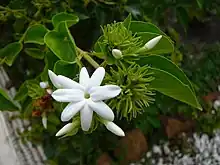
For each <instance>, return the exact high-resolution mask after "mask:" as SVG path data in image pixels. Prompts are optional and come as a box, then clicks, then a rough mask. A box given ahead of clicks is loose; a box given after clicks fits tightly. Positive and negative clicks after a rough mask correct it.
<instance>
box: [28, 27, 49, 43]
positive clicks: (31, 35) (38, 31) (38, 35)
mask: <svg viewBox="0 0 220 165" xmlns="http://www.w3.org/2000/svg"><path fill="white" fill-rule="evenodd" d="M47 32H48V30H47V28H46V27H45V26H43V25H41V24H35V25H33V26H30V27H29V28H28V29H27V31H26V33H25V35H24V36H25V37H24V43H34V44H39V45H44V36H45V34H46V33H47Z"/></svg>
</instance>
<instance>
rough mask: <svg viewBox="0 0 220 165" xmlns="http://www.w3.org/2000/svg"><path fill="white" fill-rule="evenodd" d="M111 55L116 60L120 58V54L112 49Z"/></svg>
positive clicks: (117, 50)
mask: <svg viewBox="0 0 220 165" xmlns="http://www.w3.org/2000/svg"><path fill="white" fill-rule="evenodd" d="M112 55H113V56H114V57H115V58H116V59H120V58H122V52H121V51H120V50H119V49H112Z"/></svg>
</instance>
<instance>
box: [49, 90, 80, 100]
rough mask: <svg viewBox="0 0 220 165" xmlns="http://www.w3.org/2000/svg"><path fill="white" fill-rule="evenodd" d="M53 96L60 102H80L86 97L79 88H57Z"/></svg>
mask: <svg viewBox="0 0 220 165" xmlns="http://www.w3.org/2000/svg"><path fill="white" fill-rule="evenodd" d="M51 96H52V97H53V98H54V99H55V100H56V101H59V102H78V101H82V100H83V99H84V93H83V92H82V91H81V90H79V89H57V90H55V91H54V92H53V93H52V95H51Z"/></svg>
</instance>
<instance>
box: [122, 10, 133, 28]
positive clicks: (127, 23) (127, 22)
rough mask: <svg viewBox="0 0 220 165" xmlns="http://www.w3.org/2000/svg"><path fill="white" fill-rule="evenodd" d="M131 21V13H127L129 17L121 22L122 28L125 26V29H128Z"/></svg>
mask: <svg viewBox="0 0 220 165" xmlns="http://www.w3.org/2000/svg"><path fill="white" fill-rule="evenodd" d="M131 19H132V16H131V13H129V15H128V16H127V18H126V19H125V20H124V21H123V24H124V26H125V27H126V28H127V29H129V28H130V25H131Z"/></svg>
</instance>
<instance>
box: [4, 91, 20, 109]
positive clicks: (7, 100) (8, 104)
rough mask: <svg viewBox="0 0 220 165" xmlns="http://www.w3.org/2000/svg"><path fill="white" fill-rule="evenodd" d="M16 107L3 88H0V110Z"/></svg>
mask: <svg viewBox="0 0 220 165" xmlns="http://www.w3.org/2000/svg"><path fill="white" fill-rule="evenodd" d="M18 109H19V108H18V107H17V106H16V105H15V104H14V103H13V101H12V100H11V99H10V97H9V96H8V94H7V93H6V92H5V91H4V90H3V89H0V111H17V110H18Z"/></svg>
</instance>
